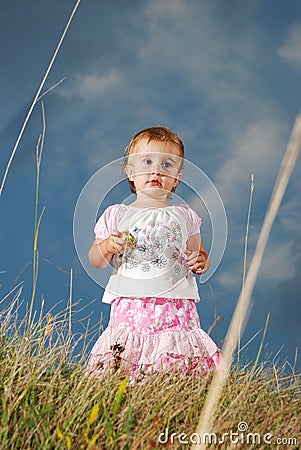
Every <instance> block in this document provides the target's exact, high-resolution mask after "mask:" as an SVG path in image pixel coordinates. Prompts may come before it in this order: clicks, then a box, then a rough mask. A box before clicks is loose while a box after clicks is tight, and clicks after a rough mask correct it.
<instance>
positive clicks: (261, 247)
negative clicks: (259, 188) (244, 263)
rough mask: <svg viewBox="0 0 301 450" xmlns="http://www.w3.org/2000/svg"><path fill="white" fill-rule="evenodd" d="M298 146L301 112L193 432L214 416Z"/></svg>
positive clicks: (206, 428)
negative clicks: (217, 367)
mask: <svg viewBox="0 0 301 450" xmlns="http://www.w3.org/2000/svg"><path fill="white" fill-rule="evenodd" d="M300 146H301V114H299V115H298V116H297V117H296V120H295V123H294V127H293V130H292V133H291V136H290V140H289V142H288V145H287V147H286V150H285V153H284V157H283V160H282V163H281V167H280V170H279V173H278V177H277V180H276V182H275V186H274V189H273V192H272V196H271V200H270V203H269V206H268V209H267V212H266V215H265V218H264V222H263V225H262V228H261V231H260V235H259V238H258V241H257V245H256V249H255V252H254V255H253V258H252V261H251V264H250V268H249V270H248V273H247V275H246V279H245V283H244V285H243V288H242V290H241V293H240V296H239V299H238V302H237V305H236V308H235V311H234V313H233V317H232V320H231V323H230V326H229V329H228V332H227V335H226V339H225V344H224V346H223V357H224V364H225V371H226V373H227V375H225V374H223V373H222V371H217V372H216V373H215V375H214V377H213V380H212V383H211V385H210V388H209V390H208V394H207V396H206V400H205V404H204V407H203V409H202V412H201V416H200V419H199V423H198V426H197V428H196V433H197V434H199V435H200V436H203V435H204V434H205V433H210V430H211V429H212V425H213V422H214V419H215V413H216V408H217V403H218V401H219V398H220V395H221V391H222V388H223V385H224V384H225V382H226V376H228V374H229V371H230V368H231V364H232V359H233V354H234V351H235V348H236V346H237V343H238V339H239V336H240V332H241V330H243V328H244V326H245V325H246V317H247V313H248V308H249V303H250V298H251V295H252V292H253V288H254V285H255V282H256V279H257V276H258V272H259V269H260V265H261V262H262V258H263V254H264V251H265V248H266V245H267V241H268V238H269V234H270V231H271V228H272V224H273V222H274V220H275V217H276V215H277V213H278V210H279V207H280V203H281V200H282V198H283V195H284V193H285V190H286V187H287V184H288V181H289V179H290V176H291V173H292V170H293V168H294V165H295V163H296V161H297V158H298V155H299V152H300ZM191 448H192V449H193V450H203V449H205V448H206V444H204V443H202V444H197V445H193V446H192V447H191Z"/></svg>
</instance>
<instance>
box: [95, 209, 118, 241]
mask: <svg viewBox="0 0 301 450" xmlns="http://www.w3.org/2000/svg"><path fill="white" fill-rule="evenodd" d="M120 206H123V205H119V204H117V205H111V206H109V207H108V208H107V209H106V210H105V211H104V212H103V214H102V215H101V216H100V218H99V219H98V221H97V222H96V225H95V227H94V233H95V239H106V238H107V237H108V236H109V234H110V233H111V231H112V230H116V229H117V227H118V225H117V223H118V222H117V217H118V213H119V209H120Z"/></svg>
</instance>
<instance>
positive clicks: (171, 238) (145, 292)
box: [94, 204, 201, 303]
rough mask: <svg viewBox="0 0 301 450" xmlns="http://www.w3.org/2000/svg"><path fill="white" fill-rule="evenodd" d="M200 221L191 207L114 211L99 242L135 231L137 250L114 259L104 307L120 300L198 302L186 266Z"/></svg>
mask: <svg viewBox="0 0 301 450" xmlns="http://www.w3.org/2000/svg"><path fill="white" fill-rule="evenodd" d="M200 225H201V219H200V218H199V217H198V215H197V214H196V212H195V211H193V210H192V209H191V208H189V206H187V205H184V204H183V205H175V206H167V207H163V208H137V207H133V206H126V205H123V204H117V205H113V206H110V207H109V208H107V209H106V210H105V212H104V213H103V215H102V216H101V217H100V219H99V220H98V221H97V223H96V225H95V229H94V231H95V237H96V238H100V239H105V238H106V237H108V236H109V234H110V232H111V231H112V230H114V229H115V230H118V231H126V230H128V231H130V232H131V234H132V235H133V236H134V237H135V240H136V246H135V247H134V248H132V249H128V250H126V252H125V253H124V254H123V255H115V256H114V257H113V260H112V261H113V265H114V269H113V272H112V274H111V277H110V279H109V282H108V284H107V287H106V289H105V292H104V295H103V299H102V301H103V302H104V303H111V302H112V301H113V300H114V299H115V298H116V297H165V298H190V299H194V300H195V301H198V300H199V294H198V288H197V284H196V280H195V277H194V275H193V273H192V272H191V271H190V270H188V268H187V266H186V263H185V254H184V253H183V252H184V250H185V249H186V241H187V240H188V238H189V237H190V236H192V235H193V234H198V233H199V232H200Z"/></svg>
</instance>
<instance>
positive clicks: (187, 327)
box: [87, 297, 221, 379]
mask: <svg viewBox="0 0 301 450" xmlns="http://www.w3.org/2000/svg"><path fill="white" fill-rule="evenodd" d="M220 363H221V354H220V351H219V349H218V347H217V346H216V344H215V343H214V341H213V340H212V339H211V338H210V337H209V335H208V334H207V333H205V331H203V330H202V329H201V326H200V320H199V315H198V312H197V308H196V305H195V302H194V300H189V299H166V298H155V297H145V298H133V297H119V298H117V299H115V300H114V301H113V302H112V309H111V317H110V321H109V324H108V327H107V328H106V329H105V330H104V332H103V333H102V335H101V336H100V337H99V339H98V340H97V341H96V343H95V345H94V346H93V348H92V351H91V355H90V358H89V361H88V366H87V373H92V374H94V375H102V374H103V373H105V372H107V371H110V372H113V371H115V370H118V369H120V368H121V369H122V370H123V371H124V372H125V373H126V374H127V375H129V376H130V377H131V378H133V379H137V378H141V376H143V375H145V374H148V373H152V372H156V371H161V370H166V369H172V370H177V371H181V372H183V373H187V372H194V373H195V372H196V373H198V374H205V373H207V372H208V371H209V370H211V369H214V368H215V367H217V366H218V365H219V364H220Z"/></svg>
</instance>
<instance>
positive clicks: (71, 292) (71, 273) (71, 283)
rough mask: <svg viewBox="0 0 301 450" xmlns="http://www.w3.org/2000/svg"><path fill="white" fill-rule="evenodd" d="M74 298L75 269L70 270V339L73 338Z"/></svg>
mask: <svg viewBox="0 0 301 450" xmlns="http://www.w3.org/2000/svg"><path fill="white" fill-rule="evenodd" d="M72 296H73V269H72V268H71V269H70V284H69V339H71V338H72Z"/></svg>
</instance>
